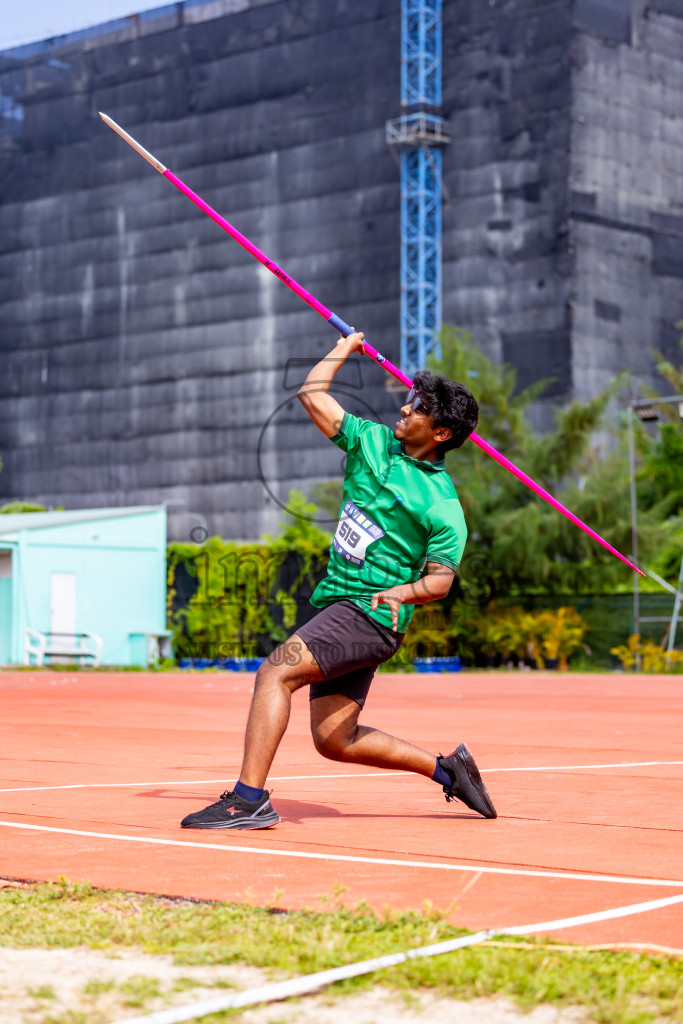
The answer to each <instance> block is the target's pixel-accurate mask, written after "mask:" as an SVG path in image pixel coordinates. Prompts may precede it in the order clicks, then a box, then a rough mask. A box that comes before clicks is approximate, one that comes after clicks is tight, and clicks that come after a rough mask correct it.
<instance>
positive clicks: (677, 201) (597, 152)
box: [570, 0, 683, 398]
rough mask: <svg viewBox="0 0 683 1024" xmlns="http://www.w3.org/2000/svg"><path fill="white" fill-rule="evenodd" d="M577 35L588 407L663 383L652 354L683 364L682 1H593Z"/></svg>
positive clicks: (574, 150) (580, 295)
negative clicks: (628, 379)
mask: <svg viewBox="0 0 683 1024" xmlns="http://www.w3.org/2000/svg"><path fill="white" fill-rule="evenodd" d="M576 24H577V32H576V34H575V38H574V49H573V63H574V76H573V77H574V88H573V105H572V118H571V125H572V145H571V156H572V160H571V169H570V187H571V226H572V231H571V236H572V237H571V244H572V248H573V254H574V272H573V286H572V304H573V320H574V324H573V332H572V383H573V387H574V390H575V392H576V394H577V395H579V396H580V397H581V398H588V397H590V396H591V395H594V394H595V393H596V391H598V390H600V389H601V388H603V387H605V385H606V384H607V383H609V381H610V380H611V379H612V377H613V376H614V374H615V372H618V371H619V370H621V369H626V368H629V369H631V370H633V371H634V372H635V374H636V375H637V376H639V377H642V378H644V379H645V380H647V381H648V383H652V384H654V383H655V380H654V379H653V375H652V363H653V359H652V350H653V349H654V348H656V349H659V350H661V351H663V352H665V353H666V355H667V356H668V357H670V358H672V359H675V361H676V362H678V360H679V359H680V349H679V345H678V338H679V334H680V332H679V331H677V330H676V329H675V323H676V321H678V320H680V319H682V318H683V105H682V104H681V96H682V95H683V0H648V2H647V3H646V2H645V0H633V3H620V4H614V3H606V2H605V0H602V2H601V3H600V4H597V3H596V4H588V3H586V2H585V0H584V2H583V3H579V4H577V14H576ZM665 386H666V385H665ZM669 390H670V389H669Z"/></svg>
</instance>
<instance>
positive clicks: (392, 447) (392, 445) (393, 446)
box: [389, 438, 446, 472]
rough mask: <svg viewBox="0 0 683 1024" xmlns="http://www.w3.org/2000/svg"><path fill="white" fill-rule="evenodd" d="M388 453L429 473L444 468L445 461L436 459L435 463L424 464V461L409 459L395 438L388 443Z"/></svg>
mask: <svg viewBox="0 0 683 1024" xmlns="http://www.w3.org/2000/svg"><path fill="white" fill-rule="evenodd" d="M389 453H390V454H391V455H402V456H403V458H404V459H407V460H408V462H412V464H413V465H414V466H417V467H418V468H419V469H428V470H430V471H431V472H440V471H441V470H443V469H445V468H446V460H445V459H437V460H436V462H426V461H425V460H424V459H413V458H411V456H410V455H406V453H405V452H404V451H403V448H402V447H401V442H400V441H398V440H397V439H396V438H394V439H393V441H390V442H389Z"/></svg>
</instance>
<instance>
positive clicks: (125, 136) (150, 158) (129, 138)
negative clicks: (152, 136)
mask: <svg viewBox="0 0 683 1024" xmlns="http://www.w3.org/2000/svg"><path fill="white" fill-rule="evenodd" d="M98 114H99V115H100V117H101V118H102V120H103V121H104V123H105V124H108V125H109V127H110V128H113V129H114V131H115V132H116V133H117V134H118V135H120V136H121V138H122V139H125V140H126V142H127V143H128V145H129V146H132V147H133V149H134V150H135V151H136V152H138V153H139V154H140V156H142V157H144V158H145V160H146V161H147V163H150V164H151V165H152V167H155V168H156V169H157V171H159V173H160V174H163V173H164V171H165V170H166V167H165V166H164V165H163V164H162V162H161V160H157V158H156V157H155V156H152V154H151V153H150V152H149V150H147V149H145V147H144V146H141V145H140V143H139V142H136V141H135V139H134V138H133V136H132V135H129V134H128V132H126V131H124V130H123V128H122V127H121V125H120V124H117V123H116V121H115V120H114V119H113V118H112V117H109V116H108V115H107V114H103V113H102V111H101V110H98Z"/></svg>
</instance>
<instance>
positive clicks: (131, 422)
mask: <svg viewBox="0 0 683 1024" xmlns="http://www.w3.org/2000/svg"><path fill="white" fill-rule="evenodd" d="M235 10H236V11H237V12H236V13H228V14H227V15H226V16H220V15H221V11H228V12H230V11H235ZM202 12H203V13H207V12H208V13H210V14H211V15H213V17H212V18H210V19H208V20H200V18H199V17H198V15H200V14H201V13H202ZM169 18H170V21H169V22H168V24H165V23H162V21H161V20H160V19H157V20H156V22H154V23H153V24H152V27H153V28H155V29H157V31H152V30H151V28H150V26H149V25H146V24H142V23H141V24H140V25H138V26H137V27H136V28H131V29H127V30H122V31H120V32H118V33H114V34H113V35H103V36H99V37H93V38H89V39H87V40H85V41H84V40H80V41H77V42H75V43H71V44H68V45H64V46H61V47H60V48H58V50H57V51H56V52H54V53H51V54H50V55H49V59H48V57H46V56H45V55H38V56H35V57H33V58H30V59H29V60H28V62H27V64H26V69H25V74H26V84H25V89H26V95H25V100H24V109H25V122H24V132H23V135H22V137H21V140H20V143H19V144H18V145H17V147H16V151H15V152H14V153H13V154H12V155H11V156H9V157H7V158H6V160H5V164H4V167H3V168H2V178H1V188H2V208H1V210H0V239H2V241H1V242H0V246H1V247H2V253H1V254H0V301H1V302H2V311H1V312H2V339H3V340H2V356H3V363H4V371H5V372H4V373H3V374H2V375H1V376H0V400H2V402H3V423H2V427H0V450H1V451H2V456H3V459H4V463H5V468H4V470H3V472H2V474H0V495H1V496H2V497H6V496H7V497H9V496H10V495H14V494H31V495H32V496H33V497H34V498H36V499H38V500H44V501H47V502H49V503H53V502H54V503H59V504H64V505H65V506H66V507H83V506H92V505H102V506H106V505H109V504H113V505H119V504H143V503H147V502H148V499H149V500H150V501H154V502H157V501H159V500H161V499H166V500H171V501H178V502H185V503H186V505H187V506H188V507H189V508H190V509H192V510H198V511H200V512H201V513H202V514H203V515H204V516H205V517H206V518H207V519H208V521H209V526H210V528H211V530H215V531H218V532H221V533H222V534H224V535H226V536H232V537H238V538H253V537H258V536H259V535H260V534H261V533H262V532H263V531H264V530H274V529H275V527H276V525H277V521H278V519H279V517H280V514H281V509H280V507H279V505H278V504H277V501H278V500H281V501H286V498H287V494H288V491H289V489H290V487H291V486H297V485H298V486H304V487H306V486H308V485H309V484H310V482H311V480H314V479H320V478H321V477H322V478H324V477H330V476H334V475H338V474H339V472H340V469H339V454H338V452H337V450H336V449H335V448H334V447H333V446H331V445H329V444H328V443H327V442H326V441H325V439H324V438H322V436H321V435H318V432H317V431H316V430H315V428H314V427H313V426H312V425H311V424H310V421H309V420H308V418H307V417H306V416H305V415H304V414H303V412H302V411H300V409H299V407H298V403H297V402H296V401H295V400H293V398H292V396H293V389H294V388H295V387H296V385H297V384H298V383H301V381H302V380H303V378H304V376H305V373H306V370H307V369H308V368H309V367H310V366H311V365H313V363H314V362H315V361H316V360H317V359H318V358H319V357H320V356H322V355H323V354H324V353H325V352H327V351H329V349H330V348H331V347H333V346H334V344H335V341H336V335H335V333H334V331H333V330H332V329H331V328H330V327H329V326H327V325H325V323H324V322H323V321H322V320H321V319H319V318H318V317H317V316H316V314H315V313H313V312H312V311H311V310H310V309H309V308H308V307H307V306H306V305H304V304H303V303H302V302H301V300H300V299H298V298H297V297H296V296H295V295H293V294H292V293H291V292H290V291H289V290H288V289H287V288H285V287H284V286H283V285H282V284H281V283H280V282H279V281H278V280H277V279H276V278H275V277H274V276H273V275H272V274H270V273H269V272H268V271H266V270H265V269H264V268H261V267H259V266H258V264H256V263H255V262H254V260H253V259H252V258H251V257H250V256H248V255H247V254H246V253H245V252H244V251H243V250H242V249H240V248H239V247H238V246H237V245H236V244H235V243H234V242H232V241H231V240H230V239H229V238H227V236H225V235H223V234H222V233H221V231H220V229H219V228H217V227H216V225H214V224H213V223H212V222H211V221H210V220H208V219H207V218H206V217H205V216H204V215H202V214H201V213H200V212H199V211H198V210H197V209H196V207H194V206H193V205H192V204H191V203H190V202H189V201H188V200H187V199H185V198H184V197H182V196H181V195H180V193H178V192H177V191H176V190H175V189H174V188H173V187H172V186H171V185H170V184H169V182H167V181H166V180H164V179H163V178H161V177H160V176H159V175H158V174H157V173H156V172H155V171H154V170H152V169H151V168H150V167H149V166H148V165H147V164H146V163H145V162H144V161H142V160H141V159H140V157H139V156H137V155H136V154H135V153H134V152H133V151H132V150H130V149H129V147H127V146H126V145H125V143H123V142H122V141H121V139H119V138H118V137H117V136H116V135H115V134H114V133H113V132H111V131H110V130H109V129H108V128H107V127H106V126H104V125H103V123H102V122H101V121H100V119H99V117H98V116H97V110H98V109H102V110H104V111H106V112H107V113H109V114H111V115H112V116H113V117H114V118H115V119H116V120H117V121H119V122H120V123H121V124H123V125H125V126H126V127H127V128H128V129H129V130H130V131H131V132H132V133H133V134H134V135H136V136H138V137H139V139H140V141H141V142H142V143H143V144H144V145H145V146H147V147H148V148H149V149H150V150H152V151H153V152H155V153H156V155H158V157H159V158H160V159H161V160H163V161H164V162H165V163H166V164H167V165H168V166H170V167H172V168H173V169H174V170H175V171H176V173H178V174H179V175H180V176H181V177H183V179H185V180H186V181H187V183H188V184H189V185H190V186H191V187H193V188H194V189H195V190H197V191H198V192H199V193H200V194H201V195H202V196H203V197H204V198H205V199H206V200H207V201H208V202H210V203H211V204H212V205H214V206H215V207H216V208H217V209H218V210H220V211H221V212H222V213H223V214H224V215H226V216H227V217H228V218H230V219H232V220H233V221H234V223H235V225H236V226H237V227H238V228H239V229H240V230H241V231H243V232H244V233H245V234H246V235H247V236H249V237H250V238H252V239H253V240H254V241H255V242H257V244H258V245H259V246H260V247H261V248H262V249H263V250H264V251H266V252H267V253H268V254H269V255H270V256H272V258H273V259H274V260H276V261H277V262H279V263H280V264H281V265H283V266H284V267H285V268H286V269H287V271H288V272H289V273H291V274H292V275H293V276H294V277H295V278H296V279H297V280H299V281H301V283H302V284H304V285H305V286H306V287H307V288H308V289H309V290H310V291H312V292H313V293H314V294H316V295H317V296H319V297H320V299H321V300H322V301H323V302H325V303H326V304H327V305H328V306H330V307H331V308H332V309H334V310H336V311H338V312H339V313H340V314H341V315H342V316H343V317H344V318H345V319H347V320H349V321H351V322H352V323H355V324H358V325H359V326H360V325H362V327H363V329H364V330H365V331H366V334H367V335H368V337H369V338H370V339H372V341H373V343H374V344H375V345H376V346H377V347H378V348H379V349H380V351H383V352H385V353H386V354H387V356H389V357H390V358H392V357H393V358H394V359H397V358H398V351H399V343H398V334H397V330H398V291H399V250H398V244H397V242H398V237H399V178H398V173H397V171H396V168H395V166H394V163H393V160H392V158H391V155H390V153H389V151H388V149H387V147H386V145H385V142H384V121H385V119H386V118H388V117H389V116H391V115H393V114H394V113H395V112H396V109H397V106H398V98H399V91H400V86H399V71H400V62H399V51H400V7H399V6H398V5H397V4H396V3H395V2H394V0H330V2H327V3H325V4H320V3H318V2H317V0H288V2H286V3H284V2H282V3H270V4H259V5H254V4H251V5H247V4H244V3H241V4H233V3H227V2H226V3H218V4H210V5H208V6H207V8H206V10H204V11H203V9H202V8H199V7H194V8H187V9H186V8H183V6H182V5H177V7H174V8H173V14H172V15H169ZM174 19H175V20H174ZM160 27H161V28H164V29H165V30H164V31H158V29H159V28H160ZM48 72H49V74H48ZM0 84H1V83H0ZM292 360H293V361H294V364H292V363H291V361H292ZM297 360H298V363H297ZM359 366H360V363H359ZM286 371H287V381H286V384H287V387H285V374H286ZM385 377H386V375H385V374H384V373H383V372H382V371H381V370H380V369H379V368H377V367H374V366H373V364H372V363H370V361H369V360H367V359H366V360H364V361H363V364H362V376H361V378H360V381H359V371H358V370H356V371H355V372H354V373H353V374H352V378H349V379H350V380H351V382H352V383H354V382H355V383H356V384H358V383H359V382H360V383H362V384H363V385H364V387H363V396H362V397H363V403H364V404H362V405H361V406H359V407H358V408H357V409H356V407H355V406H354V408H353V409H351V411H354V410H355V411H362V412H363V413H364V414H366V415H371V416H375V415H376V416H377V417H380V418H381V417H385V418H387V417H388V418H389V419H391V418H392V416H393V413H392V409H393V408H395V407H396V405H397V400H395V399H394V398H391V397H389V396H387V392H386V390H385ZM351 393H352V394H355V390H354V388H352V389H351ZM351 401H352V400H351V398H348V399H347V404H348V403H349V402H351ZM281 407H282V408H281ZM278 409H279V410H280V411H279V412H277V410H278ZM273 414H275V415H274V416H273ZM271 416H273V418H272V419H271V420H270V423H269V425H268V427H267V429H265V430H264V426H265V424H266V422H267V421H268V419H269V417H271ZM394 418H395V417H394ZM259 456H260V466H261V471H262V474H263V475H264V476H265V478H266V480H267V481H268V484H269V488H270V492H271V493H269V492H268V491H267V490H266V489H264V486H263V483H262V482H261V480H260V479H259V478H258V476H257V461H258V457H259ZM273 495H274V497H273ZM194 525H196V520H191V519H189V518H187V517H185V518H183V516H182V515H181V514H179V513H178V512H177V511H176V510H174V511H173V521H172V524H171V533H172V534H175V535H176V536H187V533H188V531H189V529H190V528H191V527H192V526H194Z"/></svg>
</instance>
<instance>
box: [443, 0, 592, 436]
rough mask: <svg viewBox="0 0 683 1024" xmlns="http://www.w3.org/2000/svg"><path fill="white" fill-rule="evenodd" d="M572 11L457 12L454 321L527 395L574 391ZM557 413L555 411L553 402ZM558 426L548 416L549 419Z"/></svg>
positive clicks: (447, 40)
mask: <svg viewBox="0 0 683 1024" xmlns="http://www.w3.org/2000/svg"><path fill="white" fill-rule="evenodd" d="M571 6H572V5H571V3H570V0H517V2H508V3H505V2H500V0H498V2H496V3H482V2H478V0H466V2H455V3H450V4H449V3H447V4H446V5H445V9H444V26H443V31H444V114H445V116H446V117H447V119H448V123H449V127H450V132H451V135H452V139H453V142H452V144H451V145H450V146H449V147H448V149H447V150H446V153H445V167H446V173H445V175H444V177H445V183H446V186H447V189H448V192H449V193H450V196H451V200H450V202H447V203H446V204H445V205H444V208H443V216H444V220H443V226H444V251H443V261H444V266H443V275H444V306H443V309H444V320H445V321H446V322H448V323H457V324H460V325H463V326H467V327H468V328H469V329H470V330H472V331H473V332H474V334H475V336H476V337H477V339H478V341H479V342H480V344H482V345H483V346H484V347H485V348H486V350H487V351H488V353H489V355H491V356H492V357H493V358H495V359H496V360H497V361H503V360H504V361H505V362H508V363H511V364H512V365H513V366H515V367H516V368H517V371H518V382H519V384H520V385H521V386H526V385H527V384H529V383H531V382H532V381H535V380H538V379H539V378H541V377H544V378H548V377H552V378H555V379H554V382H553V384H552V385H551V386H550V387H549V389H548V391H547V395H548V397H549V398H551V399H552V397H555V396H556V397H559V398H562V397H565V396H566V395H567V393H568V390H569V387H570V381H571V340H570V339H571V323H570V318H569V296H570V289H571V259H570V254H569V247H568V223H567V176H568V168H569V110H570V106H571V68H570V40H571ZM544 405H545V406H546V407H547V406H548V405H549V402H546V403H544ZM545 418H546V420H547V418H548V417H547V416H546V417H545Z"/></svg>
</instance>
